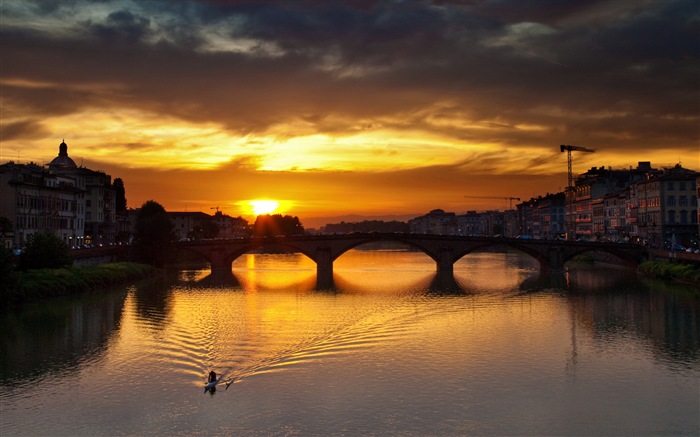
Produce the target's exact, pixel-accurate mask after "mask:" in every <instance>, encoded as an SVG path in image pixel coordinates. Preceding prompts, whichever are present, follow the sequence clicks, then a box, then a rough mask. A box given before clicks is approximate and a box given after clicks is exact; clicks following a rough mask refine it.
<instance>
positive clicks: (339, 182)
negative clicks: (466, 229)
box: [0, 0, 700, 225]
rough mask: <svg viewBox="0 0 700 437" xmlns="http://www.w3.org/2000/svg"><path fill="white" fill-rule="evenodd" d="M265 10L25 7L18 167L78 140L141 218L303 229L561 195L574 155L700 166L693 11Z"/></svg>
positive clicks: (14, 47) (318, 5) (14, 4)
mask: <svg viewBox="0 0 700 437" xmlns="http://www.w3.org/2000/svg"><path fill="white" fill-rule="evenodd" d="M253 3H254V4H255V7H249V5H247V4H246V2H208V1H198V0H186V1H184V2H183V3H182V5H180V4H179V2H163V1H153V2H123V1H121V0H106V1H102V2H98V3H95V2H90V1H87V0H77V1H76V2H55V3H52V4H51V6H50V7H49V6H46V5H44V3H43V2H37V1H31V0H6V1H5V2H3V5H2V16H3V25H2V29H1V30H0V32H1V35H0V36H2V38H0V45H1V49H2V50H0V58H1V59H0V60H1V61H2V65H3V69H2V72H1V76H0V86H1V87H2V98H1V99H2V100H1V103H2V113H1V116H0V129H1V133H2V136H1V138H0V139H1V141H0V162H3V163H4V162H6V161H9V160H14V161H18V162H20V163H28V162H35V163H38V164H44V163H48V162H50V161H51V160H52V159H53V158H54V157H55V156H56V155H57V152H58V145H59V144H60V143H61V141H62V140H63V139H65V141H66V143H67V144H68V148H69V150H68V153H69V155H70V156H71V158H73V159H74V160H75V162H76V163H78V165H83V166H85V167H88V168H92V169H99V170H102V171H105V172H107V173H109V174H110V175H111V176H112V177H113V178H116V177H119V178H122V179H123V181H124V185H125V188H126V197H127V202H128V206H129V207H131V208H137V207H139V206H140V205H141V204H142V203H143V202H145V201H147V200H151V199H153V200H156V201H158V202H159V203H161V204H162V205H163V206H164V207H165V208H166V209H167V210H171V211H177V210H180V211H204V212H207V213H208V212H209V211H210V209H211V207H212V206H215V205H220V206H221V205H226V209H225V212H226V214H229V215H232V216H238V215H241V216H245V217H251V216H253V217H254V216H255V215H256V214H260V213H271V212H281V213H284V214H291V215H296V216H299V217H300V218H301V220H302V222H304V223H305V224H306V223H308V222H309V221H310V220H311V219H314V220H315V219H316V218H318V219H319V220H321V218H325V217H341V218H342V217H345V216H350V215H360V216H367V217H374V216H376V217H390V216H392V217H393V216H396V217H401V218H402V219H405V218H406V217H410V216H411V215H413V216H415V215H419V214H424V213H426V212H427V211H430V210H431V209H435V208H440V209H444V210H448V211H454V212H458V213H459V212H465V211H467V210H484V209H489V208H491V209H503V207H504V204H503V202H501V201H499V200H497V199H498V198H502V197H504V196H513V197H519V198H522V199H528V198H531V197H536V196H538V195H544V194H546V193H553V192H558V191H561V190H563V188H564V186H565V185H566V183H567V176H566V171H567V161H566V156H565V155H564V154H562V153H561V152H560V150H559V145H560V144H576V145H580V146H584V147H589V148H593V149H596V153H595V154H578V155H577V156H575V157H574V164H573V167H574V168H573V171H574V172H576V173H580V172H584V171H585V170H587V169H588V168H590V167H593V166H598V167H600V166H606V167H613V168H629V167H635V166H636V165H637V163H638V162H639V161H650V162H651V164H652V166H654V167H669V166H673V165H675V164H677V163H681V164H682V165H683V166H685V167H687V168H690V169H696V170H697V169H700V168H699V167H700V162H699V159H698V152H697V145H698V143H699V142H700V128H698V126H700V114H699V111H698V107H697V102H698V100H700V79H698V78H700V58H698V56H697V44H695V42H696V41H697V30H696V28H697V27H696V26H694V23H695V22H694V21H693V20H694V19H695V20H697V18H693V17H697V8H696V7H695V6H694V4H693V2H689V1H686V0H669V1H664V2H644V3H643V4H642V5H638V4H637V3H636V2H613V3H614V6H612V5H606V4H604V3H598V2H592V3H590V4H589V3H587V2H561V3H560V4H559V6H557V8H551V7H549V6H548V5H547V4H546V3H542V4H539V5H538V4H533V5H529V6H528V7H523V6H522V3H521V2H517V1H514V0H507V1H504V2H499V6H498V7H495V6H493V5H491V2H460V1H450V0H448V1H443V0H440V1H433V0H426V1H419V2H384V1H379V0H377V1H373V0H368V1H349V0H341V1H338V2H269V1H265V2H253ZM213 17H216V18H215V19H214V18H213ZM273 17H281V18H279V20H277V19H274V18H273ZM465 23H469V24H468V25H467V24H465ZM183 29H187V32H184V31H183ZM649 29H654V32H649ZM694 29H695V30H694ZM653 34H656V35H667V36H666V37H665V38H664V39H663V41H659V40H658V39H654V38H651V37H650V35H653ZM44 66H46V67H44ZM659 72H663V74H660V73H659ZM650 90H653V92H650ZM465 195H470V196H479V197H480V198H481V199H482V200H479V201H477V200H474V198H471V199H467V198H465V197H464V196H465ZM486 197H492V198H494V199H493V200H485V199H484V198H486ZM250 199H253V201H255V202H258V201H263V200H265V201H266V202H274V201H272V200H266V199H278V200H277V202H278V203H277V204H276V205H275V206H273V204H272V203H265V204H260V205H258V204H257V203H256V204H252V203H249V202H251V201H250ZM315 225H316V224H315Z"/></svg>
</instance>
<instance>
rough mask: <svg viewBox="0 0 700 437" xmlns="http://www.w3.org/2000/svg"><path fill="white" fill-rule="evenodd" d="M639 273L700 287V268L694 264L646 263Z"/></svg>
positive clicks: (641, 266) (642, 265) (640, 267)
mask: <svg viewBox="0 0 700 437" xmlns="http://www.w3.org/2000/svg"><path fill="white" fill-rule="evenodd" d="M639 273H641V274H643V275H646V276H651V277H654V278H661V279H666V280H675V281H680V282H686V283H690V284H694V285H698V286H700V267H698V266H697V265H694V264H685V263H675V262H674V263H671V262H668V261H646V262H644V263H642V264H641V265H640V266H639Z"/></svg>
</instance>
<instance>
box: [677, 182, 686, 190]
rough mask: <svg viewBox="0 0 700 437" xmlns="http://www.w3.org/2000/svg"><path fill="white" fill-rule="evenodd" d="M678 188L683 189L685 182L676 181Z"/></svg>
mask: <svg viewBox="0 0 700 437" xmlns="http://www.w3.org/2000/svg"><path fill="white" fill-rule="evenodd" d="M678 189H679V190H681V191H685V182H678Z"/></svg>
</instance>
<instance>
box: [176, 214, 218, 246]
mask: <svg viewBox="0 0 700 437" xmlns="http://www.w3.org/2000/svg"><path fill="white" fill-rule="evenodd" d="M168 217H169V218H170V220H171V221H172V222H173V229H174V230H175V233H176V234H177V238H178V239H179V240H185V239H189V238H193V235H194V233H195V232H196V231H197V230H198V229H202V228H203V227H204V224H205V223H206V222H208V221H211V218H212V217H211V216H210V215H209V214H205V213H203V212H187V211H184V212H178V211H174V212H168Z"/></svg>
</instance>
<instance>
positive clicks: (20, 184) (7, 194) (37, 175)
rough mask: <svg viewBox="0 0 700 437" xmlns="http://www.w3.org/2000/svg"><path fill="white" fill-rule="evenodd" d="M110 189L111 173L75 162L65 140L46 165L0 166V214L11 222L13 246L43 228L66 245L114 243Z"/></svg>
mask: <svg viewBox="0 0 700 437" xmlns="http://www.w3.org/2000/svg"><path fill="white" fill-rule="evenodd" d="M114 197H115V196H114V189H113V188H112V186H111V177H110V176H109V175H108V174H106V173H104V172H100V171H94V170H90V169H87V168H84V167H78V166H77V165H76V164H75V161H73V159H71V158H70V157H69V156H68V145H66V143H65V141H63V142H61V144H60V145H59V152H58V156H57V157H56V158H54V159H53V160H52V161H51V162H50V163H49V165H48V166H46V167H44V166H39V165H38V164H34V163H29V164H15V163H14V162H8V163H6V164H3V165H1V166H0V216H2V217H7V218H8V219H9V220H10V221H11V222H12V224H13V228H14V235H13V246H14V247H18V248H19V247H22V245H23V244H24V242H25V241H26V239H27V237H28V236H29V235H32V234H34V233H37V232H46V233H51V234H54V235H56V236H57V237H59V238H61V239H62V240H63V241H64V242H65V243H66V244H68V245H69V246H71V247H74V246H81V245H83V244H111V243H113V242H114V234H115V225H114V222H115V216H114V209H115V204H114Z"/></svg>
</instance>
